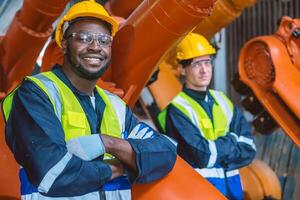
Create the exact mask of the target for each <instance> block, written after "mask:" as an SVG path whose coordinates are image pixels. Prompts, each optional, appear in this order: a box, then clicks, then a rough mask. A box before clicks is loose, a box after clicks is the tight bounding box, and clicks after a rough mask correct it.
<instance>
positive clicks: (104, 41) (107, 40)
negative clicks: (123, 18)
mask: <svg viewBox="0 0 300 200" xmlns="http://www.w3.org/2000/svg"><path fill="white" fill-rule="evenodd" d="M97 38H98V42H99V44H100V45H101V46H109V45H110V44H111V36H110V35H107V34H100V35H98V36H97Z"/></svg>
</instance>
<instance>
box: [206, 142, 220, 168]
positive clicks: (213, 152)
mask: <svg viewBox="0 0 300 200" xmlns="http://www.w3.org/2000/svg"><path fill="white" fill-rule="evenodd" d="M207 141H208V146H209V151H210V156H209V160H208V163H207V167H212V166H214V165H215V164H216V161H217V156H218V152H217V147H216V143H215V142H214V141H212V140H207Z"/></svg>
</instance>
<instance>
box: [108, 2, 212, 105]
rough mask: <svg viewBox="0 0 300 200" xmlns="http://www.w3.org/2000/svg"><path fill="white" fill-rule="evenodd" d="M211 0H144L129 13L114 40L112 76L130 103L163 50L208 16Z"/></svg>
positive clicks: (156, 63) (158, 61)
mask: <svg viewBox="0 0 300 200" xmlns="http://www.w3.org/2000/svg"><path fill="white" fill-rule="evenodd" d="M213 3H214V1H213V0H202V1H199V0H185V1H176V0H145V1H143V2H142V3H141V4H140V6H139V7H138V8H137V9H136V10H135V11H134V13H132V14H131V15H130V17H129V18H128V19H127V20H126V22H125V23H124V24H123V26H122V27H121V29H120V30H119V32H118V33H117V34H116V36H115V38H114V43H113V46H112V48H113V59H112V80H111V82H115V83H116V84H117V87H118V88H121V89H123V90H124V91H125V94H126V92H127V91H128V89H129V88H130V87H131V86H134V87H136V89H135V91H134V92H133V95H132V96H131V98H130V99H129V102H128V103H129V105H130V106H133V105H134V104H135V102H136V100H137V98H138V96H139V94H140V92H141V90H142V88H143V87H144V86H145V84H146V83H147V81H148V79H149V78H150V76H151V74H152V73H153V71H154V70H155V69H156V68H157V66H158V64H159V63H160V61H161V59H162V57H163V54H164V53H165V52H166V51H167V50H168V49H169V48H170V47H172V45H176V44H177V43H178V42H179V38H180V37H181V36H183V35H184V34H185V33H187V32H188V31H190V30H191V29H192V28H193V27H195V26H196V25H197V24H199V22H200V21H201V20H202V19H203V18H204V17H205V16H207V15H208V14H209V13H210V11H211V8H212V5H213Z"/></svg>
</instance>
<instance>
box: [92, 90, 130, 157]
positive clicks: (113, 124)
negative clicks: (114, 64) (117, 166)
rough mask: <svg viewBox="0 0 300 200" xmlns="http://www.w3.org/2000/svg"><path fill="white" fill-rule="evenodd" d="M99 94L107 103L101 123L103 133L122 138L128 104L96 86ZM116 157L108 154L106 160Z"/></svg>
mask: <svg viewBox="0 0 300 200" xmlns="http://www.w3.org/2000/svg"><path fill="white" fill-rule="evenodd" d="M96 89H97V92H98V94H99V95H100V96H101V98H102V99H103V101H104V103H105V109H104V113H103V117H102V122H101V133H103V134H106V135H110V136H113V137H117V138H121V137H122V132H123V131H125V115H126V104H125V103H124V102H123V101H122V100H121V99H119V98H118V97H116V96H114V95H112V94H110V93H108V92H106V91H104V90H103V89H101V88H100V87H98V86H96ZM111 158H114V156H112V155H110V154H108V153H106V154H104V159H111Z"/></svg>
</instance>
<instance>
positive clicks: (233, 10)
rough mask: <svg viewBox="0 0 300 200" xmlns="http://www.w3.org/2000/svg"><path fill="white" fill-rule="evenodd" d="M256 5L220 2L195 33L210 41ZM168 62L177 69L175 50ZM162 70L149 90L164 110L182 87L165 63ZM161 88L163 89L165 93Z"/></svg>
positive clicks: (246, 1)
mask: <svg viewBox="0 0 300 200" xmlns="http://www.w3.org/2000/svg"><path fill="white" fill-rule="evenodd" d="M255 3H257V0H218V1H217V2H216V4H215V6H214V8H213V9H212V12H211V14H210V15H209V16H208V17H206V18H204V19H203V21H201V22H200V23H199V24H198V25H197V27H196V28H195V29H194V30H193V32H195V33H199V34H201V35H203V36H204V37H206V38H207V39H208V40H209V39H211V38H212V37H213V36H214V35H215V34H216V33H217V32H219V31H220V30H221V29H222V28H224V27H226V26H227V25H228V24H229V23H231V22H232V21H233V20H235V19H236V18H237V17H239V16H240V15H241V13H242V11H243V10H244V9H245V8H248V7H251V6H253V5H254V4H255ZM166 62H167V63H168V64H170V65H173V67H176V65H177V63H176V54H175V48H173V49H172V50H171V51H170V52H169V55H168V57H167V59H166ZM160 69H161V72H160V73H161V75H159V77H158V79H157V81H156V82H155V83H153V84H152V85H151V86H150V87H149V88H150V91H151V93H152V94H153V95H154V98H155V100H156V103H157V104H158V106H159V108H164V107H165V106H166V105H167V103H169V102H170V100H171V99H172V98H174V97H175V96H176V94H178V93H179V92H180V91H181V87H178V85H179V84H180V83H179V81H178V80H174V78H176V77H174V76H173V77H172V75H171V73H168V72H167V71H166V70H167V69H166V68H165V63H164V62H163V63H161V64H160ZM174 85H175V87H174ZM160 88H163V91H161V89H160Z"/></svg>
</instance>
